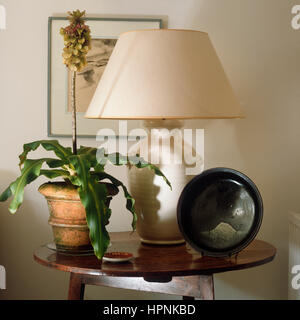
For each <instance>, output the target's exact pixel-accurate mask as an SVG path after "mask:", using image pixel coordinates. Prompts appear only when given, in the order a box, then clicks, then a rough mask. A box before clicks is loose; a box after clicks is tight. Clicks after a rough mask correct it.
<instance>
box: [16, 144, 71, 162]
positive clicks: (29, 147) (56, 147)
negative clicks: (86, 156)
mask: <svg viewBox="0 0 300 320" xmlns="http://www.w3.org/2000/svg"><path fill="white" fill-rule="evenodd" d="M40 145H42V146H43V148H44V149H45V150H47V151H54V153H55V154H56V156H57V157H58V158H60V159H61V160H64V161H66V160H67V158H68V156H70V155H72V150H71V148H65V147H63V146H62V145H61V144H60V143H59V142H58V140H38V141H34V142H31V143H26V144H24V146H23V152H22V153H21V154H20V156H19V159H20V163H19V165H20V166H22V164H23V163H24V162H25V161H26V159H27V155H28V153H29V152H30V151H35V150H36V149H37V148H38V147H39V146H40Z"/></svg>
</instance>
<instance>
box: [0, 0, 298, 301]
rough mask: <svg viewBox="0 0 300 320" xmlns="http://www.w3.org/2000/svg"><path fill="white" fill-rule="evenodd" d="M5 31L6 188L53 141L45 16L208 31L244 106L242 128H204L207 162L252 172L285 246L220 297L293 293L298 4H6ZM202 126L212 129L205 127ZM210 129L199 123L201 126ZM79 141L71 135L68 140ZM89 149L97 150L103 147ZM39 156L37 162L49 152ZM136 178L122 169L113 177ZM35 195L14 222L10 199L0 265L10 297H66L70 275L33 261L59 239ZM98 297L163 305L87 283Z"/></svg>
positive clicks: (214, 0)
mask: <svg viewBox="0 0 300 320" xmlns="http://www.w3.org/2000/svg"><path fill="white" fill-rule="evenodd" d="M0 3H1V4H3V5H5V6H6V9H7V30H6V31H0V108H1V109H0V110H1V113H0V150H1V151H0V154H1V157H0V177H1V179H0V189H1V190H2V189H4V188H5V187H6V186H7V184H8V183H9V182H10V181H11V180H12V179H14V178H15V177H16V175H17V173H18V169H17V163H18V161H17V160H18V159H17V155H18V154H19V153H20V150H21V148H22V144H23V143H24V142H29V141H31V140H37V139H42V138H47V136H46V121H47V120H46V119H47V110H46V106H47V105H46V103H47V18H48V16H52V15H54V14H63V13H65V12H66V11H68V10H71V9H77V8H80V9H86V10H87V12H88V13H89V14H98V15H99V14H104V15H112V16H118V15H129V16H133V15H134V16H143V15H150V16H151V15H153V16H157V15H160V16H165V17H168V26H169V27H170V28H189V29H197V30H204V31H207V32H208V33H209V34H210V37H211V39H212V41H213V43H214V45H215V48H216V50H217V52H218V54H219V56H220V58H221V60H222V62H223V64H224V68H225V70H226V72H227V74H228V77H229V78H230V81H231V83H232V85H233V87H234V89H235V91H236V93H237V96H238V98H239V100H240V101H241V102H242V104H243V105H244V108H245V111H246V114H247V118H246V119H245V120H240V121H231V120H226V121H225V120H215V121H206V122H204V124H203V125H204V126H205V129H206V132H205V166H206V168H209V167H215V166H227V167H232V168H235V169H238V170H241V171H243V172H244V173H246V174H248V175H249V176H250V177H251V178H252V179H253V180H254V181H255V183H256V184H257V186H258V187H259V189H260V190H261V193H262V196H263V199H264V204H265V216H264V220H263V224H262V228H261V230H260V232H259V235H258V237H259V238H261V239H264V240H267V241H270V242H272V243H273V244H274V245H275V246H276V247H277V248H278V255H277V257H276V260H275V261H274V262H273V263H271V264H268V265H265V266H261V267H257V268H254V269H251V270H244V271H239V272H234V273H227V274H223V275H218V276H217V277H216V285H215V287H216V297H217V298H218V299H280V298H281V299H285V298H287V285H288V284H287V272H288V270H287V262H288V255H287V254H288V233H287V230H288V229H287V213H288V211H289V210H295V211H300V197H299V181H300V169H299V164H300V152H299V143H298V141H299V138H300V135H299V132H300V129H299V124H298V121H299V118H300V105H299V102H300V90H299V87H300V62H299V61H300V30H299V31H295V30H292V28H291V26H290V20H291V13H290V12H291V8H292V6H293V5H294V4H297V1H288V0H184V1H183V0H151V1H146V0H106V1H104V0H85V1H79V0H72V1H71V0H46V1H45V0H43V1H41V0H1V1H0ZM201 125H202V124H201ZM199 126H200V123H199ZM61 142H62V143H65V144H70V141H69V140H66V139H61ZM80 143H81V144H86V145H93V146H95V145H96V142H95V141H93V140H81V141H80ZM42 154H43V153H42V152H37V156H39V155H42ZM112 172H113V173H114V174H115V175H118V177H120V178H121V179H125V181H126V172H125V170H124V169H114V171H112ZM41 183H42V180H39V181H38V182H35V183H33V184H32V185H31V186H30V187H28V188H27V190H26V194H25V197H26V198H25V202H24V204H23V206H22V207H21V209H20V210H19V212H18V213H17V214H16V215H15V216H12V215H10V214H9V213H8V212H7V204H3V203H1V204H0V264H2V265H4V266H5V267H6V270H7V277H8V279H7V290H6V291H0V299H1V298H4V299H64V298H65V297H66V293H67V284H68V275H67V274H65V273H63V272H60V271H54V270H50V269H48V268H45V267H42V266H40V265H38V264H37V263H35V262H34V261H33V259H32V252H33V250H34V249H35V248H36V247H38V246H39V245H40V244H44V243H47V242H49V241H50V240H51V230H50V227H49V226H48V225H47V220H48V213H47V206H46V203H45V200H44V199H42V197H41V196H40V195H39V194H38V193H37V192H36V189H37V187H38V185H39V184H41ZM112 209H113V215H112V216H113V217H112V219H111V224H110V230H112V231H119V230H129V229H130V216H129V214H127V212H126V210H125V209H124V200H123V199H122V197H121V196H118V198H117V199H115V200H114V202H113V205H112ZM86 297H87V298H89V299H105V298H106V299H110V298H119V299H143V298H150V299H152V298H161V297H162V296H161V295H154V294H153V295H151V294H141V293H136V292H128V291H118V290H117V289H102V288H96V287H88V288H87V290H86Z"/></svg>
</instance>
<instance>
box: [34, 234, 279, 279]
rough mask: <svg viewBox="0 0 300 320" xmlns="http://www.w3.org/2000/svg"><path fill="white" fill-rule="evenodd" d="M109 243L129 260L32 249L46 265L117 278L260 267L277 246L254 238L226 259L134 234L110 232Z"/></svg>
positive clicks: (39, 261) (164, 275)
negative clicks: (144, 241)
mask: <svg viewBox="0 0 300 320" xmlns="http://www.w3.org/2000/svg"><path fill="white" fill-rule="evenodd" d="M110 237H111V243H112V246H111V247H109V250H108V252H112V251H125V252H130V253H132V254H133V256H134V258H133V259H132V260H130V261H128V262H123V263H111V262H106V261H103V262H101V261H100V260H98V259H97V258H96V257H95V256H94V255H90V256H73V255H67V254H63V253H59V252H57V251H55V250H53V249H49V248H48V246H46V245H45V246H42V247H40V248H38V249H37V250H36V251H35V252H34V259H35V260H36V261H37V262H38V263H40V264H42V265H45V266H47V267H51V268H55V269H59V270H63V271H67V272H73V273H80V274H88V275H96V276H97V275H107V276H119V277H144V278H151V277H154V278H155V277H172V276H191V275H200V274H214V273H218V272H225V271H231V270H240V269H245V268H250V267H255V266H259V265H262V264H265V263H268V262H270V261H272V260H273V258H274V257H275V254H276V249H275V248H274V247H273V246H272V245H271V244H269V243H267V242H265V241H261V240H254V241H253V242H252V243H251V244H250V245H249V246H248V247H247V248H245V249H244V250H242V251H241V252H239V253H238V254H237V255H234V256H232V257H228V258H220V257H218V258H213V257H206V256H204V257H202V256H201V254H200V253H198V252H196V251H195V250H194V249H192V248H191V247H190V246H189V245H187V244H182V245H173V246H166V245H164V246H156V245H146V244H142V243H141V242H140V240H139V238H138V236H137V234H136V233H131V232H113V233H110Z"/></svg>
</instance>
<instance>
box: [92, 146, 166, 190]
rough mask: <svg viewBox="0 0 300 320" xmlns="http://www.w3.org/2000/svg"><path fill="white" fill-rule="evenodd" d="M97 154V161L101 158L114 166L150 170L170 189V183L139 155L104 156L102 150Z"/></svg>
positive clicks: (156, 168)
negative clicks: (129, 166) (128, 166)
mask: <svg viewBox="0 0 300 320" xmlns="http://www.w3.org/2000/svg"><path fill="white" fill-rule="evenodd" d="M98 153H99V156H98V154H97V160H98V161H99V159H100V160H102V159H103V158H105V157H106V158H107V159H108V160H109V161H110V162H111V163H112V164H114V165H116V166H121V165H131V166H135V167H137V168H139V169H142V168H148V169H149V170H152V171H153V172H154V173H155V174H156V175H158V176H160V177H162V178H163V179H164V180H165V182H166V183H167V185H168V186H169V187H170V189H172V186H171V183H170V181H169V180H168V179H167V178H166V176H165V175H164V174H163V173H162V172H161V171H160V170H159V168H158V167H156V166H155V165H154V164H151V163H149V162H147V161H145V160H144V159H143V158H142V157H140V156H139V155H135V156H128V157H126V156H123V155H121V154H120V153H118V152H116V153H111V154H108V155H105V154H104V153H103V151H102V150H101V151H100V152H98Z"/></svg>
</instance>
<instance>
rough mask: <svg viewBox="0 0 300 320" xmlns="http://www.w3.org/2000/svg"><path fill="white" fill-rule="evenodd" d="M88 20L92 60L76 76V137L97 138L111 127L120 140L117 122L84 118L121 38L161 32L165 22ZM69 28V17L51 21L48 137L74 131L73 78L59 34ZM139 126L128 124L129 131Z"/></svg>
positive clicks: (69, 133)
mask: <svg viewBox="0 0 300 320" xmlns="http://www.w3.org/2000/svg"><path fill="white" fill-rule="evenodd" d="M85 20H86V24H87V25H88V26H89V27H90V29H91V37H92V50H91V55H90V57H91V58H90V59H89V56H88V65H87V67H85V69H84V70H83V72H81V73H80V74H78V76H77V82H76V83H78V86H77V87H76V95H77V96H78V101H79V109H78V112H77V135H78V137H79V138H80V137H81V138H95V137H96V135H97V132H98V131H99V130H100V129H101V128H108V129H112V130H113V131H114V132H116V134H117V136H118V137H121V136H120V135H119V134H118V131H119V129H118V120H104V119H103V120H101V119H85V118H84V113H85V110H86V108H87V107H88V104H89V101H90V99H91V98H92V96H93V92H94V91H93V90H95V89H96V87H97V83H98V81H99V79H100V78H101V75H102V73H103V71H104V68H105V63H107V61H108V59H109V56H110V53H111V52H112V50H113V47H114V45H115V43H116V41H117V39H118V37H119V35H120V34H121V33H123V32H126V31H131V30H141V29H161V28H162V19H150V18H141V19H138V18H85ZM67 25H68V18H67V17H49V18H48V98H47V100H48V101H47V108H48V112H47V118H48V119H47V133H48V137H71V132H72V121H71V110H70V106H69V102H68V101H69V96H70V93H69V81H70V80H69V79H70V76H69V71H68V69H67V68H66V66H65V65H64V64H63V62H62V52H63V46H64V42H63V38H62V36H61V35H60V32H59V31H60V28H61V27H65V26H67ZM93 44H94V49H93ZM95 57H96V59H94V58H95ZM86 68H87V69H86ZM76 99H77V98H76ZM138 127H139V121H138V120H130V121H128V132H129V131H130V130H131V129H133V128H138Z"/></svg>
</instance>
